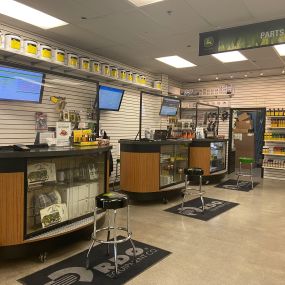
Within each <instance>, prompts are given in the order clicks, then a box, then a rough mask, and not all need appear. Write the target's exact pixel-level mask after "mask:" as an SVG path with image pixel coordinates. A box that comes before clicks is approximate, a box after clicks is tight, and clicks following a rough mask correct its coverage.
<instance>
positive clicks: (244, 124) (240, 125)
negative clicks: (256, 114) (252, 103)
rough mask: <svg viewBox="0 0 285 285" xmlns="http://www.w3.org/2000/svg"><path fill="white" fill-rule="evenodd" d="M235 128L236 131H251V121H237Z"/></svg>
mask: <svg viewBox="0 0 285 285" xmlns="http://www.w3.org/2000/svg"><path fill="white" fill-rule="evenodd" d="M236 128H237V129H248V130H251V129H252V128H253V126H252V121H251V120H246V121H237V122H236Z"/></svg>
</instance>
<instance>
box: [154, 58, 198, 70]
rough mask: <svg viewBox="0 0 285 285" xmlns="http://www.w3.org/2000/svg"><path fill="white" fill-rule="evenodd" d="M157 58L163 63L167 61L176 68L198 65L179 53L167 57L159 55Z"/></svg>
mask: <svg viewBox="0 0 285 285" xmlns="http://www.w3.org/2000/svg"><path fill="white" fill-rule="evenodd" d="M156 60H159V61H161V62H163V63H166V64H168V65H171V66H173V67H175V68H185V67H193V66H196V65H195V64H194V63H192V62H190V61H188V60H186V59H184V58H182V57H180V56H178V55H172V56H165V57H158V58H156Z"/></svg>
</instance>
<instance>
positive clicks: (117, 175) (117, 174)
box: [113, 158, 121, 191]
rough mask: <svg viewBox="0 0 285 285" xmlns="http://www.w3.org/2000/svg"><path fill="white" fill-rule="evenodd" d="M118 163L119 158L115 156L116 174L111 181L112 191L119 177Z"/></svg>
mask: <svg viewBox="0 0 285 285" xmlns="http://www.w3.org/2000/svg"><path fill="white" fill-rule="evenodd" d="M120 163H121V159H120V158H117V159H116V174H115V179H114V181H113V191H115V186H116V183H117V182H118V179H119V178H120V174H119V166H120Z"/></svg>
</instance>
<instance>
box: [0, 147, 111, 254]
mask: <svg viewBox="0 0 285 285" xmlns="http://www.w3.org/2000/svg"><path fill="white" fill-rule="evenodd" d="M111 148H112V147H111V146H104V147H103V146H102V147H84V148H83V147H82V148H79V147H57V148H47V149H32V150H30V151H27V152H26V151H13V150H0V159H1V160H0V185H1V187H0V248H3V247H11V246H16V245H24V244H27V243H30V244H31V243H34V242H37V241H44V242H46V241H47V240H48V239H52V238H54V237H57V236H63V235H65V234H68V233H71V232H75V231H78V230H80V229H84V228H86V227H88V226H89V227H90V226H91V225H93V221H94V215H93V210H94V208H95V198H94V197H95V196H96V195H97V194H99V193H103V192H106V191H107V190H108V176H109V175H108V165H109V152H110V150H111ZM98 216H99V217H101V218H102V217H103V216H104V213H101V215H98Z"/></svg>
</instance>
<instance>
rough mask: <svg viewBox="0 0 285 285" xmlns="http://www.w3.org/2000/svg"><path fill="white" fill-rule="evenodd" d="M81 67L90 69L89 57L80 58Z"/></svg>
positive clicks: (86, 69)
mask: <svg viewBox="0 0 285 285" xmlns="http://www.w3.org/2000/svg"><path fill="white" fill-rule="evenodd" d="M80 69H82V70H85V71H90V59H89V58H87V57H81V58H80Z"/></svg>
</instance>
